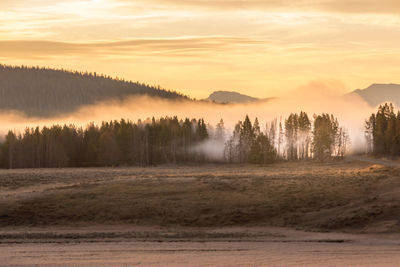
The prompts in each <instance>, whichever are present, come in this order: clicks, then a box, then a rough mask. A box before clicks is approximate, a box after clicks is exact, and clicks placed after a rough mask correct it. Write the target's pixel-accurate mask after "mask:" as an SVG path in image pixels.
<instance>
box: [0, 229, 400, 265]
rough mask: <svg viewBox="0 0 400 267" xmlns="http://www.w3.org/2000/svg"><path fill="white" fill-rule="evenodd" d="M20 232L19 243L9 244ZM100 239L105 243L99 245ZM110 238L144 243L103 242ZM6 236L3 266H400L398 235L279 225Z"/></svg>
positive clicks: (60, 231)
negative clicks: (354, 233) (359, 233)
mask: <svg viewBox="0 0 400 267" xmlns="http://www.w3.org/2000/svg"><path fill="white" fill-rule="evenodd" d="M49 231H50V232H49ZM24 232H25V235H22V233H24ZM15 233H16V234H17V236H14V238H15V237H18V236H19V237H18V239H16V240H14V241H12V240H10V239H7V238H6V236H7V235H9V237H12V236H13V235H14V234H15ZM29 233H30V235H29ZM49 233H51V234H53V236H52V237H51V235H48V234H49ZM68 233H69V234H70V236H68V235H67V234H68ZM93 233H97V234H98V235H99V236H100V237H101V236H103V237H101V238H99V239H97V238H96V235H94V234H93ZM111 233H125V234H128V233H130V235H131V236H132V233H136V236H141V237H140V238H134V237H133V238H132V237H131V238H127V237H126V236H125V238H124V237H123V235H122V238H121V236H119V237H115V238H104V235H105V234H106V235H109V236H111ZM193 233H196V234H195V235H194V236H190V235H189V236H188V235H187V234H193ZM1 234H2V238H1V239H0V240H1V241H2V242H1V243H0V266H10V265H18V266H31V265H38V264H39V265H46V266H135V265H141V266H321V265H323V266H398V265H397V264H398V262H400V241H399V237H398V236H394V235H352V234H343V233H310V232H304V231H296V230H292V229H286V228H273V227H265V228H263V227H257V228H244V227H243V228H240V227H239V228H219V229H216V228H214V229H211V228H209V229H202V228H198V229H197V230H195V229H185V228H179V229H163V228H134V227H126V228H124V226H119V227H118V226H112V227H109V228H93V227H89V228H82V229H57V228H53V229H50V230H49V229H47V230H43V229H32V228H30V229H22V230H21V229H20V230H18V231H15V230H11V231H7V230H2V231H1ZM77 234H80V235H81V237H79V236H77ZM46 235H48V236H46ZM116 236H118V235H116ZM157 236H158V237H157ZM54 237H55V238H54ZM66 237H67V239H66Z"/></svg>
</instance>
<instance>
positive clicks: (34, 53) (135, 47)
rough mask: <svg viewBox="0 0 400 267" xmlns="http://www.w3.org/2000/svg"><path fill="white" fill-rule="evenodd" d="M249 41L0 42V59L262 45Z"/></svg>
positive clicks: (167, 52) (192, 51) (177, 52)
mask: <svg viewBox="0 0 400 267" xmlns="http://www.w3.org/2000/svg"><path fill="white" fill-rule="evenodd" d="M262 43H263V42H262V41H257V40H253V39H250V38H234V37H204V38H172V39H166V38H164V39H136V40H129V41H119V42H98V43H67V42H52V41H41V40H33V41H29V40H8V41H0V57H4V58H6V57H8V58H10V57H11V58H12V57H18V58H41V57H53V56H75V55H78V56H89V57H90V56H93V55H97V56H101V55H104V56H109V55H118V54H131V55H132V54H133V55H135V54H138V55H142V56H143V55H146V54H147V55H154V56H156V55H164V56H168V55H171V56H185V57H186V56H188V55H189V56H190V55H191V54H200V53H204V52H210V51H214V52H215V51H221V52H222V51H224V50H226V49H227V48H228V47H233V46H245V45H256V44H262Z"/></svg>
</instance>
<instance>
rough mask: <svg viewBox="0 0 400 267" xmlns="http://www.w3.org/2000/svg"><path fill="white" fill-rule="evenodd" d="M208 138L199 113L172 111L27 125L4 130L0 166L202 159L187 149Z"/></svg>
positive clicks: (140, 163) (143, 163)
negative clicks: (186, 115)
mask: <svg viewBox="0 0 400 267" xmlns="http://www.w3.org/2000/svg"><path fill="white" fill-rule="evenodd" d="M207 138H208V132H207V128H206V125H205V123H204V120H203V119H199V120H196V119H192V120H190V119H185V120H178V118H177V117H173V118H168V117H167V118H161V119H159V120H156V119H154V118H153V119H152V120H148V121H143V122H142V121H138V122H137V123H133V122H131V121H127V120H123V119H122V120H120V121H111V122H103V123H102V125H101V126H97V125H94V124H93V123H92V124H89V125H88V126H87V127H86V128H85V129H83V128H76V127H75V126H73V125H69V126H67V125H64V126H59V125H54V126H52V127H50V128H48V127H44V128H42V129H39V128H38V127H37V128H34V129H29V128H27V129H26V130H25V132H24V133H22V134H17V133H14V132H12V131H10V132H8V134H7V135H6V137H5V141H4V142H3V143H2V145H1V161H0V166H1V167H2V168H10V169H12V168H49V167H93V166H121V165H130V166H150V165H157V164H163V163H186V162H203V161H204V160H205V158H204V155H201V154H199V153H196V152H194V151H192V150H191V149H192V148H193V146H195V145H196V144H198V143H201V142H202V141H204V140H206V139H207Z"/></svg>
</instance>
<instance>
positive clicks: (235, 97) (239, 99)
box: [206, 91, 260, 104]
mask: <svg viewBox="0 0 400 267" xmlns="http://www.w3.org/2000/svg"><path fill="white" fill-rule="evenodd" d="M206 100H207V101H211V102H215V103H220V104H227V103H249V102H255V101H259V100H260V99H258V98H255V97H251V96H248V95H244V94H241V93H238V92H234V91H215V92H213V93H212V94H210V96H209V97H208V98H207V99H206Z"/></svg>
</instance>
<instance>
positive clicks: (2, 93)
mask: <svg viewBox="0 0 400 267" xmlns="http://www.w3.org/2000/svg"><path fill="white" fill-rule="evenodd" d="M132 95H149V96H154V97H160V98H167V99H188V98H187V97H186V96H183V95H181V94H179V93H176V92H172V91H167V90H164V89H162V88H160V87H154V86H149V85H146V84H141V83H138V82H136V83H135V82H130V81H125V80H122V79H118V78H117V79H113V78H111V77H109V76H104V75H98V74H97V73H88V72H84V73H82V72H70V71H65V70H54V69H48V68H38V67H37V68H34V67H24V66H22V67H10V66H5V65H0V110H17V111H20V112H23V113H25V114H26V115H28V116H45V117H46V116H55V115H59V114H62V113H68V112H73V111H75V110H77V109H79V108H81V107H83V106H85V105H89V104H94V103H96V102H101V101H105V100H111V99H124V98H126V97H128V96H132Z"/></svg>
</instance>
